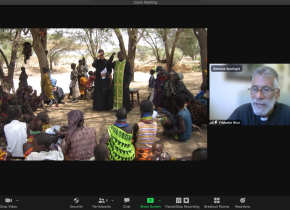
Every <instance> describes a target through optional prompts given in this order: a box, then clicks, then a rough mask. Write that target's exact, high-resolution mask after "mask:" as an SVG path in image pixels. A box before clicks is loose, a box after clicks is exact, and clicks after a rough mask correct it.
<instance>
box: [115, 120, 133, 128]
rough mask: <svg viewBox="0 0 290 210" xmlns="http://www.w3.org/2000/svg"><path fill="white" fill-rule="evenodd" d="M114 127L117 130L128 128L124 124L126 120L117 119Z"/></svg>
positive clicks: (126, 124)
mask: <svg viewBox="0 0 290 210" xmlns="http://www.w3.org/2000/svg"><path fill="white" fill-rule="evenodd" d="M114 125H115V126H117V127H118V128H124V127H128V126H129V124H128V123H127V122H126V119H117V120H116V122H115V124H114Z"/></svg>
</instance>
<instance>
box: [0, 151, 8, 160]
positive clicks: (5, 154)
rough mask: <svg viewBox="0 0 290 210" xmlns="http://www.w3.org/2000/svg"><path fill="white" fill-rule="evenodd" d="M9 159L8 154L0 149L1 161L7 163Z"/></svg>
mask: <svg viewBox="0 0 290 210" xmlns="http://www.w3.org/2000/svg"><path fill="white" fill-rule="evenodd" d="M6 157H7V152H6V151H4V150H2V148H0V161H5V160H6Z"/></svg>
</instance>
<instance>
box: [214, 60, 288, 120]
mask: <svg viewBox="0 0 290 210" xmlns="http://www.w3.org/2000/svg"><path fill="white" fill-rule="evenodd" d="M209 76H210V93H211V100H210V124H212V125H225V124H226V125H290V107H289V104H290V98H289V93H290V64H210V75H209Z"/></svg>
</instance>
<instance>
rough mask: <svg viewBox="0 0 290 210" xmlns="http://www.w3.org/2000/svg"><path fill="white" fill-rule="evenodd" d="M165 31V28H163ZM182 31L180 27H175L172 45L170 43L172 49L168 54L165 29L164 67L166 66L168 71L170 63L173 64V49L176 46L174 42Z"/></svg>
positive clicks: (170, 66)
mask: <svg viewBox="0 0 290 210" xmlns="http://www.w3.org/2000/svg"><path fill="white" fill-rule="evenodd" d="M165 31H166V29H165ZM181 32H182V29H180V28H179V29H177V31H176V33H175V38H174V41H173V45H172V49H171V53H170V55H169V49H168V43H167V31H166V33H164V34H166V38H165V41H166V43H165V46H166V48H167V50H166V67H167V72H170V70H171V68H172V65H173V58H174V51H175V47H176V43H177V41H178V37H179V34H180V33H181Z"/></svg>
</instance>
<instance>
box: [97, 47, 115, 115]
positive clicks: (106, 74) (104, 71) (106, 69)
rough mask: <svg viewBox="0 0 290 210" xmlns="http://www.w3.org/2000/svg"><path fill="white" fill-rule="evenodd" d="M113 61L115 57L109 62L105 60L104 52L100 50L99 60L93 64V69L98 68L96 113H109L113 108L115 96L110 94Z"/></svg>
mask: <svg viewBox="0 0 290 210" xmlns="http://www.w3.org/2000/svg"><path fill="white" fill-rule="evenodd" d="M111 59H112V60H111ZM112 61H113V56H111V57H110V60H109V61H108V60H106V59H105V53H104V51H103V50H99V51H98V58H97V59H96V60H95V61H94V63H93V67H95V68H96V71H95V77H96V79H95V87H94V103H93V109H94V110H96V111H107V110H110V109H112V108H113V95H112V93H110V92H112V90H111V89H110V75H111V73H112V69H111V66H110V65H109V64H110V63H112Z"/></svg>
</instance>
